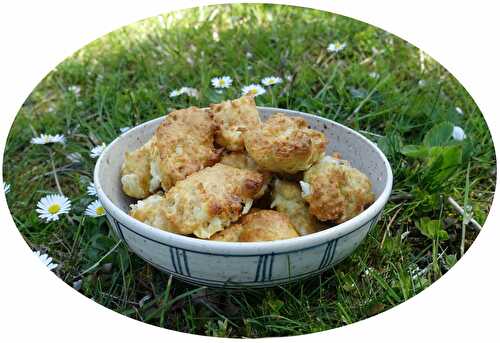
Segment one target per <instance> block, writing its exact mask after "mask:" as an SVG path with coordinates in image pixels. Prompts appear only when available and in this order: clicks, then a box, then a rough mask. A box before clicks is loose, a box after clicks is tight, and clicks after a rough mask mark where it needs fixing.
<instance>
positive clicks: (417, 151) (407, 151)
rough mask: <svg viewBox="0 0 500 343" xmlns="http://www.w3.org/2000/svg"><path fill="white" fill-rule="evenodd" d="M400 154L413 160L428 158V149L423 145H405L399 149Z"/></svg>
mask: <svg viewBox="0 0 500 343" xmlns="http://www.w3.org/2000/svg"><path fill="white" fill-rule="evenodd" d="M401 153H402V154H403V155H405V156H408V157H413V158H426V157H427V156H429V148H428V147H426V146H423V145H405V146H404V147H402V148H401Z"/></svg>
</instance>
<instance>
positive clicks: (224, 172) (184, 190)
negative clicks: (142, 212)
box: [164, 163, 263, 238]
mask: <svg viewBox="0 0 500 343" xmlns="http://www.w3.org/2000/svg"><path fill="white" fill-rule="evenodd" d="M262 186H263V177H262V175H261V174H259V173H258V172H254V171H250V170H244V169H238V168H234V167H230V166H226V165H223V164H220V163H217V164H216V165H214V166H213V167H207V168H205V169H203V170H200V171H198V172H196V173H193V174H191V175H190V176H188V177H187V178H186V179H185V180H182V181H178V182H177V184H176V185H175V186H174V187H172V188H171V189H170V190H169V191H168V192H167V193H166V194H165V198H166V206H165V208H164V216H165V220H166V221H167V226H168V228H169V229H170V230H171V231H174V232H177V233H180V234H184V235H188V234H191V233H193V234H194V235H196V236H197V237H200V238H209V237H210V236H212V235H213V234H214V233H215V232H217V231H220V230H222V229H224V228H225V227H227V226H229V225H230V224H231V223H232V222H235V221H237V220H238V219H239V217H240V216H241V215H242V214H244V212H245V211H248V210H249V209H250V206H251V204H252V201H253V199H254V198H255V196H256V194H258V193H259V192H260V190H261V188H262Z"/></svg>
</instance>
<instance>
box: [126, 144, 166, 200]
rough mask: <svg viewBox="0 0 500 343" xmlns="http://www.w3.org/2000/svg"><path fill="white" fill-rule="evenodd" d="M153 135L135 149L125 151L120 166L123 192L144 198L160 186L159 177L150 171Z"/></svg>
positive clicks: (137, 197) (133, 196)
mask: <svg viewBox="0 0 500 343" xmlns="http://www.w3.org/2000/svg"><path fill="white" fill-rule="evenodd" d="M154 140H155V137H154V136H153V137H152V138H151V139H150V140H149V141H148V142H147V143H146V144H144V145H143V146H142V147H140V148H139V149H137V150H134V151H132V152H126V153H125V159H124V161H123V164H122V167H121V182H122V188H123V191H124V192H125V194H127V195H128V196H130V197H132V198H136V199H144V198H145V197H147V196H149V195H150V194H153V193H154V192H155V191H156V190H157V189H158V188H160V179H159V178H158V177H155V175H154V174H153V173H152V171H151V153H152V149H153V145H154Z"/></svg>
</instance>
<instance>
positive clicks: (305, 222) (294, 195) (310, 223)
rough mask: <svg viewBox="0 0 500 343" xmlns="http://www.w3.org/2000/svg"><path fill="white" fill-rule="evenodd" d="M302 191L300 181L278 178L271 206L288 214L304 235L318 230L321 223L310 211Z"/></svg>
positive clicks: (298, 230) (274, 186) (274, 184)
mask: <svg viewBox="0 0 500 343" xmlns="http://www.w3.org/2000/svg"><path fill="white" fill-rule="evenodd" d="M301 193H302V192H301V189H300V186H299V183H298V182H291V181H284V180H280V179H276V180H275V181H274V183H273V190H272V192H271V198H272V201H273V202H272V203H271V208H274V209H276V210H277V211H278V212H281V213H284V214H286V215H288V218H290V221H291V222H292V224H293V226H294V227H295V229H296V230H297V232H298V233H299V234H300V235H301V236H304V235H308V234H311V233H315V232H318V231H319V230H320V229H321V224H320V223H319V222H318V220H317V219H316V218H315V217H314V216H313V215H312V214H311V213H309V206H308V205H307V203H306V201H305V200H304V199H303V198H302V194H301Z"/></svg>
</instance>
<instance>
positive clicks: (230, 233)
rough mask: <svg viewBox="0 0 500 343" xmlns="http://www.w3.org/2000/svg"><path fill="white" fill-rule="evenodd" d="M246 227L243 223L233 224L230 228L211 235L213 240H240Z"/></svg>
mask: <svg viewBox="0 0 500 343" xmlns="http://www.w3.org/2000/svg"><path fill="white" fill-rule="evenodd" d="M243 230H244V227H243V225H241V224H237V223H236V224H232V225H231V226H229V227H228V228H225V229H224V230H222V231H219V232H217V233H215V234H214V235H212V236H211V237H210V240H211V241H222V242H239V241H240V235H241V233H242V232H243Z"/></svg>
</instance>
